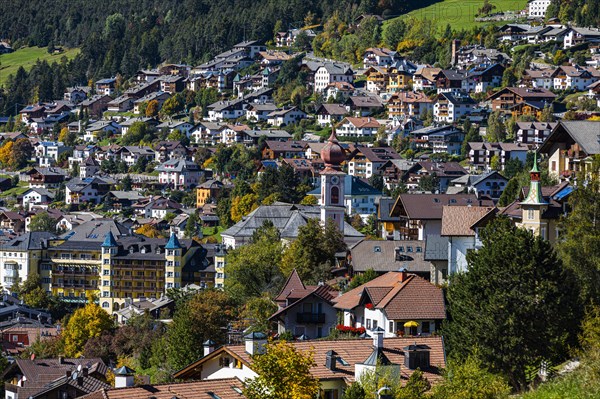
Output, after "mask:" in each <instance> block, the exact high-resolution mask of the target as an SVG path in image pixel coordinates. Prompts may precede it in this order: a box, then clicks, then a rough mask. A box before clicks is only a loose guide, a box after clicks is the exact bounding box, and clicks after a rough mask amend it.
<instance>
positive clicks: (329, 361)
mask: <svg viewBox="0 0 600 399" xmlns="http://www.w3.org/2000/svg"><path fill="white" fill-rule="evenodd" d="M335 362H337V353H336V352H335V351H333V350H330V351H328V352H327V353H326V354H325V367H327V368H328V369H329V370H331V371H335Z"/></svg>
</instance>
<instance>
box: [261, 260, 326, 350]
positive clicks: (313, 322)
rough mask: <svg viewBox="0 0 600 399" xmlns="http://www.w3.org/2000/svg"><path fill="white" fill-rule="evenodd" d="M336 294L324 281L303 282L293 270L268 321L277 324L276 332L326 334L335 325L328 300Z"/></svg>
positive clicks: (321, 335) (309, 334)
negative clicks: (306, 283)
mask: <svg viewBox="0 0 600 399" xmlns="http://www.w3.org/2000/svg"><path fill="white" fill-rule="evenodd" d="M337 296H338V291H337V290H335V289H333V288H332V287H331V286H329V285H327V284H320V285H308V286H307V285H305V284H304V283H303V282H302V280H301V279H300V276H298V273H297V272H296V270H295V269H294V270H293V271H292V273H291V274H290V276H289V277H288V279H287V281H286V283H285V285H284V286H283V288H282V289H281V292H280V293H279V294H278V295H277V297H275V302H276V303H277V306H278V309H277V311H276V312H275V313H273V315H272V316H271V317H270V318H269V320H270V321H272V322H276V323H277V332H278V333H279V334H283V333H284V332H286V331H290V332H291V333H292V334H294V336H296V337H301V336H303V337H310V338H322V337H326V336H327V335H329V332H330V331H331V330H333V329H334V328H335V326H336V325H337V324H338V323H337V311H336V309H334V308H333V302H332V301H333V299H334V298H335V297H337Z"/></svg>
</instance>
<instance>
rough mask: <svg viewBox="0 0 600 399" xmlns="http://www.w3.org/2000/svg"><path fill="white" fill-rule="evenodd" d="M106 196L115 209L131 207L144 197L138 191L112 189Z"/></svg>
mask: <svg viewBox="0 0 600 399" xmlns="http://www.w3.org/2000/svg"><path fill="white" fill-rule="evenodd" d="M106 196H107V200H106V201H107V202H108V203H110V204H111V207H112V210H114V211H120V210H122V209H125V208H131V207H132V206H133V204H135V203H136V202H138V201H139V200H141V199H142V198H143V196H142V194H140V193H139V192H138V191H110V192H109V193H108V194H106Z"/></svg>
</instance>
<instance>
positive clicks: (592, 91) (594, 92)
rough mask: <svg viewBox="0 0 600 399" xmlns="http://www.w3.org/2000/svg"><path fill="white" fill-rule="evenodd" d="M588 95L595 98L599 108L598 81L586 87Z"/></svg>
mask: <svg viewBox="0 0 600 399" xmlns="http://www.w3.org/2000/svg"><path fill="white" fill-rule="evenodd" d="M587 89H588V97H589V98H591V99H595V100H596V104H597V107H598V108H600V81H598V82H596V83H593V84H591V85H589V86H588V87H587Z"/></svg>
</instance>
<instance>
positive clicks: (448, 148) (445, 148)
mask: <svg viewBox="0 0 600 399" xmlns="http://www.w3.org/2000/svg"><path fill="white" fill-rule="evenodd" d="M427 139H428V141H429V146H430V148H432V149H433V153H434V154H435V153H445V154H450V155H460V151H461V148H462V142H463V140H464V139H465V133H464V132H463V131H462V130H460V129H457V128H454V129H444V130H439V131H437V132H430V133H429V134H428V136H427Z"/></svg>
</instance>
